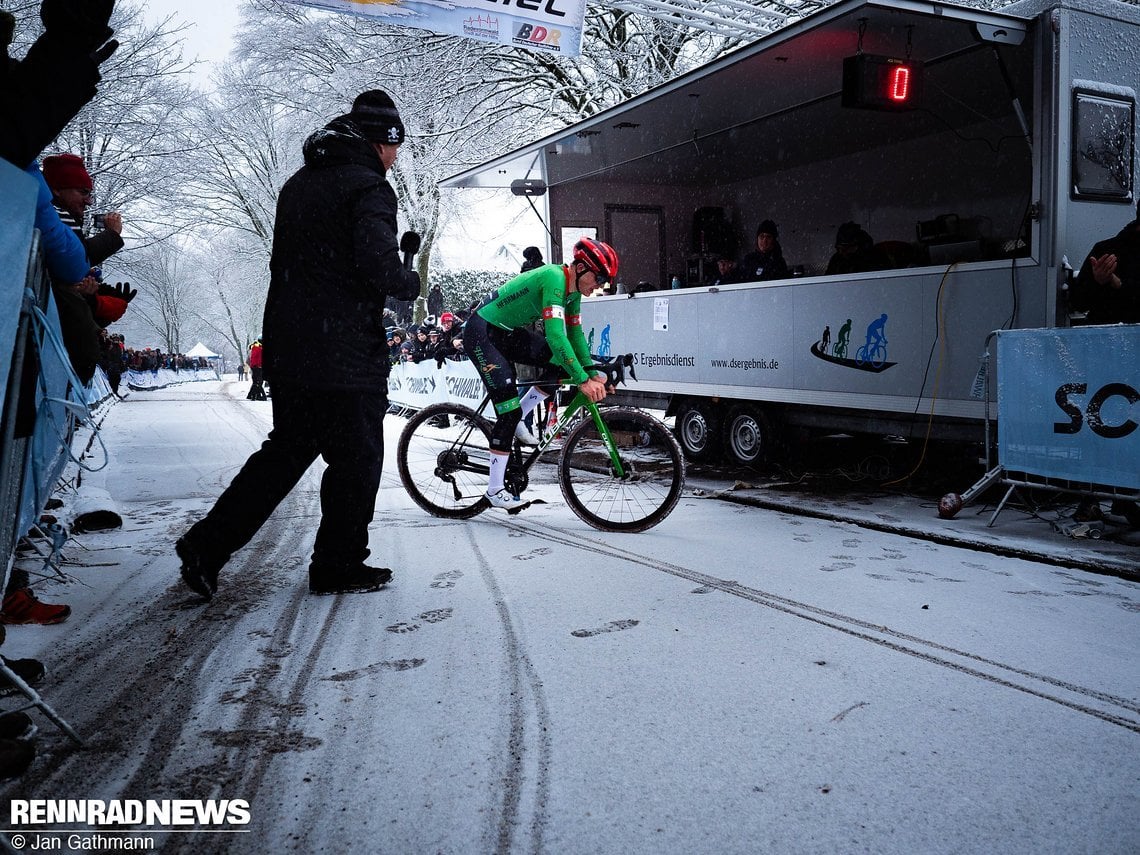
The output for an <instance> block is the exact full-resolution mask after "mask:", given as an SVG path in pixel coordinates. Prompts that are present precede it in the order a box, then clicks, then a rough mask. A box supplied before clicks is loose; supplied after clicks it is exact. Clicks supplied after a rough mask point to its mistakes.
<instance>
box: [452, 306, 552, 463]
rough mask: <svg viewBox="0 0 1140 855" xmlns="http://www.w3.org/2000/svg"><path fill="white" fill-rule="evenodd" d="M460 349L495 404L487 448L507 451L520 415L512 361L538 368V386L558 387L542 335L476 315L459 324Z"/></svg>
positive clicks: (550, 355) (549, 388) (547, 390)
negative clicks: (502, 326) (461, 341)
mask: <svg viewBox="0 0 1140 855" xmlns="http://www.w3.org/2000/svg"><path fill="white" fill-rule="evenodd" d="M463 350H464V352H465V353H466V354H467V355H468V356H469V357H470V358H471V361H472V362H474V363H475V367H476V368H477V369H478V370H479V376H480V377H481V378H482V379H483V385H484V386H486V387H487V392H488V394H489V395H490V396H491V402H492V403H493V404H494V405H495V416H496V418H495V424H494V426H493V427H492V429H491V442H490V445H491V448H493V449H495V450H496V451H509V450H510V448H511V441H512V440H513V439H514V436H515V427H516V426H517V425H518V423H519V419H520V418H521V417H522V413H521V412H520V410H519V388H518V385H517V384H516V382H515V368H514V363H516V362H519V363H522V364H524V365H533V366H534V367H535V368H537V369H538V376H539V380H541V381H542V383H541V388H543V389H544V390H545V391H546V392H547V393H548V394H549V393H552V392H553V391H555V390H556V389H557V388H558V369H557V368H556V367H555V366H554V365H551V364H550V360H551V359H552V358H553V354H552V353H551V351H550V345H549V344H547V342H546V337H545V336H543V335H539V334H538V333H536V332H533V331H531V330H527V329H517V330H504V329H500V328H499V327H497V326H495V325H494V324H489V323H487V322H486V321H485V320H484V319H483V318H482V317H481V316H480V315H479V314H474V315H472V316H471V317H470V318H468V319H467V323H466V325H464V327H463Z"/></svg>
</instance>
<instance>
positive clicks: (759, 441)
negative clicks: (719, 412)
mask: <svg viewBox="0 0 1140 855" xmlns="http://www.w3.org/2000/svg"><path fill="white" fill-rule="evenodd" d="M772 441H773V435H772V427H771V424H770V423H769V422H768V419H767V418H765V416H764V414H763V413H762V412H761V411H760V410H759V409H758V408H757V407H752V406H748V405H746V404H738V405H736V406H734V407H732V409H730V410H729V411H728V418H727V419H725V422H724V445H725V450H726V451H727V452H728V456H729V457H730V458H731V459H732V460H733V462H735V463H740V464H743V465H745V466H752V465H755V464H758V463H763V462H764V461H765V460H766V459H767V458H768V455H769V453H770V452H771V449H772Z"/></svg>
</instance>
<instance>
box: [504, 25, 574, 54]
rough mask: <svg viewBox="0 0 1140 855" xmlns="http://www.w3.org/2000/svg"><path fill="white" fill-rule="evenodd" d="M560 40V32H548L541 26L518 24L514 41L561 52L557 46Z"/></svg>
mask: <svg viewBox="0 0 1140 855" xmlns="http://www.w3.org/2000/svg"><path fill="white" fill-rule="evenodd" d="M560 38H562V31H561V30H548V29H547V28H546V27H544V26H542V25H541V24H519V26H518V29H516V30H515V38H514V40H515V41H516V42H518V43H519V44H524V45H525V44H530V45H542V46H543V47H546V48H550V49H552V50H561V49H562V48H561V46H560V45H559V44H558V40H559V39H560Z"/></svg>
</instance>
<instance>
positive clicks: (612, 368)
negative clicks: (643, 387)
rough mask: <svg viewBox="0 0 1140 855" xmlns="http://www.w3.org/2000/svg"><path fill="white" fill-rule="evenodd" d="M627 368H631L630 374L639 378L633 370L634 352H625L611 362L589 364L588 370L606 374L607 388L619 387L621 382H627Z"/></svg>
mask: <svg viewBox="0 0 1140 855" xmlns="http://www.w3.org/2000/svg"><path fill="white" fill-rule="evenodd" d="M626 369H629V376H630V377H631V378H632V379H633V380H636V379H637V374H636V373H635V372H634V370H633V354H632V353H623V354H620V355H619V356H615V357H614V358H613V359H612V360H610V361H609V362H603V363H599V364H598V365H587V366H586V371H588V372H594V371H596V372H598V373H600V374H605V375H606V388H609V387H615V388H616V387H617V386H618V385H619V384H621V383H624V382H625V373H626Z"/></svg>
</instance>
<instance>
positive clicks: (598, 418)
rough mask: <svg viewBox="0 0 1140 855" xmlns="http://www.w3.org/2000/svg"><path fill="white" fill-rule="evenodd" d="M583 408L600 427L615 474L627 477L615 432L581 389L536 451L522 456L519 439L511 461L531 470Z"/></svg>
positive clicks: (599, 432) (526, 469) (596, 425)
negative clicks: (614, 435)
mask: <svg viewBox="0 0 1140 855" xmlns="http://www.w3.org/2000/svg"><path fill="white" fill-rule="evenodd" d="M488 401H490V396H488V397H487V398H486V400H484V402H483V404H481V405H480V410H479V411H480V412H482V408H483V407H485V406H486V405H487V402H488ZM583 408H585V410H586V412H588V413H589V414H590V418H592V419H593V420H594V426H595V427H596V428H597V429H598V434H599V435H600V436H601V437H602V442H603V443H604V444H605V446H606V452H607V453H608V454H609V456H610V464H611V465H612V466H613V468H614V475H616V476H617V477H618V478H625V469H624V467H623V466H622V465H621V455H620V454H618V450H617V443H615V442H614V437H613V434H612V433H610V428H609V425H607V424H606V422H605V419H603V418H602V414H601V412H600V410H599V409H598V405H597V404H595V403H594V402H593V401H591V400H590V399H589V398H587V397H586V396H585V395H584V394H583V393H582V391H581V390H579V391H578V392H577V393H576V394H575V395H574V397H573V398H571V399H570V403H569V404H567V405H566V406H565V407H564V408H563V410H562V415H561V416H559V418H558V421H557V422H556V423H555V425H554V427H553V428H551V429H550V430H549V431H547V433H546V435H545V436H544V437H543V438H542V441H541V442H539V444H538V445H537V446H535V449H534V451H532V452H531V453H530V454H529V455H527V456H526V457H525V459H524V458H522V455H521V446H520V445H519V443H518V442H517V441H516V442H515V443H514V445H513V446H512V448H511V461H512V462H513V463H516V464H517V465H519V466H521V467H522V468H523V470H524V471H529V470H530V467H531V466H533V465H534V462H535V461H536V460H538V458H539V457H541V456H542V454H543V452H545V451H546V450H547V449H548V448H550V446H551V445H552V444H553V443H554V438H555V437H556V436H557V435H558V434H559V433H561V432H562V431H563V430H565V429H566V427H567V426H568V425H569V424H570V423H571V422H572V421H573V420H574V416H575V415H576V414H577V412H578V411H579V410H581V409H583ZM516 455H517V456H516Z"/></svg>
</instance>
